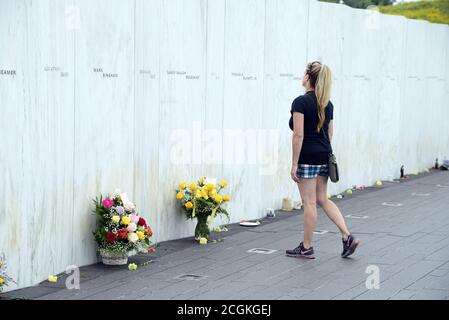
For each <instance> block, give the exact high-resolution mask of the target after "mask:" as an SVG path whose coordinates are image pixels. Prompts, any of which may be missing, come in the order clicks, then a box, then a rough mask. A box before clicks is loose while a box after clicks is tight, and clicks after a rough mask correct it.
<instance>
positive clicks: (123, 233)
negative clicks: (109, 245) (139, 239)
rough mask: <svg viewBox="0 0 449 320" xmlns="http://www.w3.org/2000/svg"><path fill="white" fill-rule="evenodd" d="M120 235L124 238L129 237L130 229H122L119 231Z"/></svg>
mask: <svg viewBox="0 0 449 320" xmlns="http://www.w3.org/2000/svg"><path fill="white" fill-rule="evenodd" d="M118 237H119V238H120V239H122V240H124V239H126V238H127V237H128V230H127V229H120V230H119V231H118Z"/></svg>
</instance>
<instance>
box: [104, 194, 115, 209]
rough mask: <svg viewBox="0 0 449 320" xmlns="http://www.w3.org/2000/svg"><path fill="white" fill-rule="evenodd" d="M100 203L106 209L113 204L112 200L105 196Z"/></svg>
mask: <svg viewBox="0 0 449 320" xmlns="http://www.w3.org/2000/svg"><path fill="white" fill-rule="evenodd" d="M101 204H102V205H103V207H105V208H106V209H111V208H112V206H113V205H114V200H112V199H111V198H109V197H107V198H106V199H104V200H103V201H102V202H101Z"/></svg>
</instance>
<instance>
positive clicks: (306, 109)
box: [289, 91, 334, 164]
mask: <svg viewBox="0 0 449 320" xmlns="http://www.w3.org/2000/svg"><path fill="white" fill-rule="evenodd" d="M293 112H300V113H302V114H304V140H303V143H302V148H301V153H300V155H299V161H298V164H327V163H328V161H329V157H328V155H329V152H330V151H331V148H330V143H329V141H328V140H327V139H326V137H325V135H324V133H323V129H324V130H325V131H326V134H327V136H328V137H329V135H328V129H329V122H330V121H331V120H332V119H333V118H334V106H333V105H332V102H330V101H329V103H328V105H327V106H326V109H325V114H326V119H325V120H324V124H323V127H322V128H321V130H320V132H319V133H318V132H316V127H317V125H318V113H317V112H318V111H317V99H316V95H315V91H307V92H306V94H304V95H302V96H299V97H297V98H296V99H295V100H293V103H292V109H291V111H290V113H291V115H292V116H291V117H290V122H289V125H290V129H291V130H293Z"/></svg>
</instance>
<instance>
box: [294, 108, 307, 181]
mask: <svg viewBox="0 0 449 320" xmlns="http://www.w3.org/2000/svg"><path fill="white" fill-rule="evenodd" d="M303 139H304V114H302V113H300V112H293V137H292V170H291V176H292V179H293V180H294V181H295V182H299V178H298V176H297V175H296V171H297V170H298V160H299V155H300V153H301V148H302V141H303Z"/></svg>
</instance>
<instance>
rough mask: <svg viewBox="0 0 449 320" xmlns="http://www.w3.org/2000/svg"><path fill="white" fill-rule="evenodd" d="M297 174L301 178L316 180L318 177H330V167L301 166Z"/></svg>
mask: <svg viewBox="0 0 449 320" xmlns="http://www.w3.org/2000/svg"><path fill="white" fill-rule="evenodd" d="M296 174H297V176H298V177H300V178H306V179H311V178H316V177H318V176H323V177H328V176H329V165H327V164H299V165H298V171H296Z"/></svg>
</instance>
